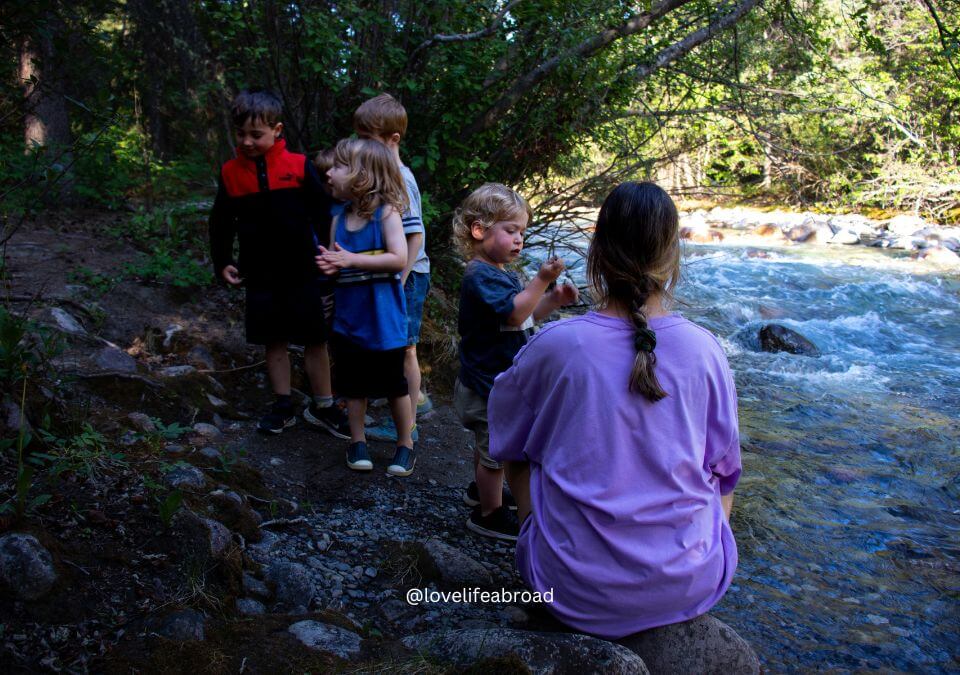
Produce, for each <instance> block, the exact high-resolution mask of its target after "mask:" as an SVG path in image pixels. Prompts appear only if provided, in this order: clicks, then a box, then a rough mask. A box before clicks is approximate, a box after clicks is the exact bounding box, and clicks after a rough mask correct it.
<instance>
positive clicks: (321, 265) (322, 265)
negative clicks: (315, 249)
mask: <svg viewBox="0 0 960 675" xmlns="http://www.w3.org/2000/svg"><path fill="white" fill-rule="evenodd" d="M320 248H321V249H322V248H323V247H322V246H321V247H320ZM313 261H314V262H315V263H316V264H317V269H318V270H320V271H321V272H323V273H324V274H326V275H329V276H332V275H335V274H337V273H338V272H339V271H340V270H339V269H337V268H336V267H334V266H333V265H331V264H330V263H328V262H325V261H324V259H323V256H322V255H318V256H316V257H314V259H313Z"/></svg>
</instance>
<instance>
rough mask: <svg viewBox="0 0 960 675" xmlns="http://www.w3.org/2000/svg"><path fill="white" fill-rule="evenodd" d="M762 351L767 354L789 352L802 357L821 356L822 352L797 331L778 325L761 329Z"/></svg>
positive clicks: (773, 324)
mask: <svg viewBox="0 0 960 675" xmlns="http://www.w3.org/2000/svg"><path fill="white" fill-rule="evenodd" d="M760 349H762V350H763V351H765V352H789V353H791V354H800V355H802V356H814V357H817V356H820V350H819V349H817V346H816V345H815V344H813V343H812V342H810V340H808V339H807V338H805V337H803V336H802V335H800V333H798V332H797V331H795V330H791V329H789V328H787V327H786V326H781V325H780V324H778V323H771V324H767V325H766V326H764V327H763V328H761V329H760Z"/></svg>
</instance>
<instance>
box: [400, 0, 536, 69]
mask: <svg viewBox="0 0 960 675" xmlns="http://www.w3.org/2000/svg"><path fill="white" fill-rule="evenodd" d="M520 2H522V0H511V2H508V3H507V4H506V5H504V7H503V9H501V10H500V11H499V12H498V13H497V15H496V16H494V17H493V21H491V22H490V25H489V26H487V27H486V28H483V29H481V30H478V31H474V32H472V33H456V34H453V35H439V34H438V35H434V36H433V37H432V38H428V39H426V40H424V41H423V42H421V43H420V44H419V45H418V46H417V48H416V49H414V50H413V52H412V53H411V54H410V60H411V61H412V60H413V59H414V57H415V56H416V55H417V54H418V53H419V52H420V51H422V50H424V49H426V48H427V47H430V46H432V45H434V44H437V43H446V42H469V41H471V40H479V39H480V38H485V37H487V36H489V35H493V34H494V33H495V32H497V29H498V28H499V27H500V24H501V23H503V18H504V17H505V16H506V15H507V13H508V12H509V11H510V10H511V9H513V8H514V7H516V6H517V5H518V4H520Z"/></svg>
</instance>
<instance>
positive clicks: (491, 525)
mask: <svg viewBox="0 0 960 675" xmlns="http://www.w3.org/2000/svg"><path fill="white" fill-rule="evenodd" d="M467 529H469V530H471V531H473V532H476V533H477V534H480V535H483V536H484V537H493V538H494V539H503V540H504V541H516V540H517V535H519V534H520V523H519V522H518V521H517V515H516V514H515V513H514V512H513V511H511V510H510V509H508V508H507V507H505V506H501V507H500V508H498V509H494V510H493V511H491V512H490V514H489V515H486V516H484V515H481V514H480V507H479V506H477V507H476V508H474V509H473V512H472V513H471V514H470V517H469V518H468V519H467Z"/></svg>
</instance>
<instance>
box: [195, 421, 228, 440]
mask: <svg viewBox="0 0 960 675" xmlns="http://www.w3.org/2000/svg"><path fill="white" fill-rule="evenodd" d="M193 433H195V434H197V435H198V436H201V437H203V438H205V439H207V440H210V441H219V440H220V439H222V438H223V432H222V431H220V430H219V429H218V428H217V427H215V426H214V425H212V424H207V423H206V422H197V423H196V424H194V425H193Z"/></svg>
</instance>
